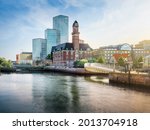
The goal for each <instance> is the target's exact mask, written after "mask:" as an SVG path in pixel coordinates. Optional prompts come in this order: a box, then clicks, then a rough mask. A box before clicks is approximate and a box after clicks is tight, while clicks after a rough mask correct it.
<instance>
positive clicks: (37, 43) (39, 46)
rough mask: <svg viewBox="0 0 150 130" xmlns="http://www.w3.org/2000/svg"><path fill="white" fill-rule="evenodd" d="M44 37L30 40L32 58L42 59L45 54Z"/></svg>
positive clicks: (45, 44) (45, 43)
mask: <svg viewBox="0 0 150 130" xmlns="http://www.w3.org/2000/svg"><path fill="white" fill-rule="evenodd" d="M46 47H47V42H46V39H42V38H36V39H33V40H32V60H42V59H45V58H46V56H47V52H46V50H47V49H46Z"/></svg>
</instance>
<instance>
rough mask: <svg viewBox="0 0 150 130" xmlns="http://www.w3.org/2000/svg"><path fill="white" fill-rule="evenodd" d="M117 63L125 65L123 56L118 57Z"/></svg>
mask: <svg viewBox="0 0 150 130" xmlns="http://www.w3.org/2000/svg"><path fill="white" fill-rule="evenodd" d="M118 65H119V66H123V67H125V60H124V59H123V57H120V58H119V59H118Z"/></svg>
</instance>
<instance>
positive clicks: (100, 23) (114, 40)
mask: <svg viewBox="0 0 150 130" xmlns="http://www.w3.org/2000/svg"><path fill="white" fill-rule="evenodd" d="M14 1H15V3H14ZM0 2H3V3H4V5H5V6H6V5H7V7H3V8H2V9H5V10H6V8H7V9H8V7H10V6H11V8H12V9H14V10H7V11H5V10H4V11H3V10H0V15H1V14H3V16H5V17H3V19H2V20H1V21H0V28H1V30H0V35H1V38H0V56H4V57H6V58H8V59H13V60H14V59H15V54H16V53H20V52H21V51H31V50H32V39H33V38H37V37H43V38H44V30H45V29H46V28H51V27H52V17H53V16H56V15H58V14H64V15H68V16H69V19H70V28H69V29H70V33H69V34H70V40H71V31H72V30H71V29H72V28H71V26H72V23H73V21H74V20H77V21H78V22H79V26H80V36H81V39H84V40H85V41H86V42H88V43H89V44H90V45H91V47H93V48H98V47H100V46H103V45H110V44H119V43H124V42H128V43H131V44H135V43H137V42H138V41H141V40H144V39H149V34H150V26H149V23H150V17H149V16H150V8H149V6H150V1H149V0H142V1H141V0H124V1H123V0H111V1H110V0H82V1H79V0H55V1H54V0H22V1H20V0H19V1H18V0H13V2H12V1H11V0H7V1H6V0H0ZM16 3H17V4H16ZM0 6H2V4H1V5H0ZM10 14H12V15H11V16H9V15H10ZM8 16H9V17H8ZM6 19H7V20H6Z"/></svg>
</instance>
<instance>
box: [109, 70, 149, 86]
mask: <svg viewBox="0 0 150 130" xmlns="http://www.w3.org/2000/svg"><path fill="white" fill-rule="evenodd" d="M109 81H110V82H115V83H122V84H131V85H137V86H147V87H150V75H148V74H147V75H146V74H129V73H113V72H112V73H109Z"/></svg>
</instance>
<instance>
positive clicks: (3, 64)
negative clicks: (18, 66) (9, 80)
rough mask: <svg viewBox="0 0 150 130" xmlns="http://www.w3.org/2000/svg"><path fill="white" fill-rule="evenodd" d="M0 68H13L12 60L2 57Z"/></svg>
mask: <svg viewBox="0 0 150 130" xmlns="http://www.w3.org/2000/svg"><path fill="white" fill-rule="evenodd" d="M0 67H1V68H2V67H5V68H11V67H12V63H11V61H10V60H6V59H5V58H2V57H0Z"/></svg>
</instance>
